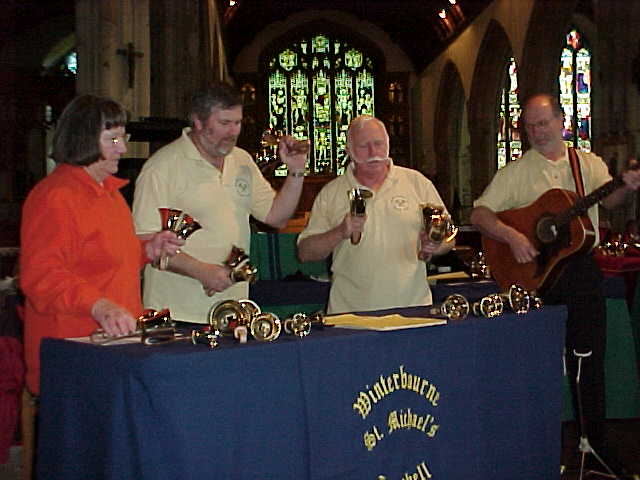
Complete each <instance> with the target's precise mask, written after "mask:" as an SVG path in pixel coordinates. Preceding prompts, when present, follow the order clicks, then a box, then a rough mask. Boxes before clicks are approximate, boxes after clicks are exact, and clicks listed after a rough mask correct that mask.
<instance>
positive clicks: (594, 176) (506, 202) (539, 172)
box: [473, 149, 611, 244]
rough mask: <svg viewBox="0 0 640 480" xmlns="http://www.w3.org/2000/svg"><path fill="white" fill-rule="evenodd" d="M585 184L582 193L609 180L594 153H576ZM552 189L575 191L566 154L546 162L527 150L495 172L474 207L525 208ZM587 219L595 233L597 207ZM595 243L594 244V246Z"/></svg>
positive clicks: (606, 171) (591, 210)
mask: <svg viewBox="0 0 640 480" xmlns="http://www.w3.org/2000/svg"><path fill="white" fill-rule="evenodd" d="M577 153H578V158H579V159H580V168H581V170H582V178H583V181H584V189H585V194H589V193H591V192H592V191H594V190H595V189H596V188H598V187H600V186H602V185H604V184H605V183H607V182H608V181H609V180H611V175H609V170H608V168H607V165H606V164H605V163H604V162H603V161H602V159H601V158H600V157H598V156H597V155H595V154H593V153H585V152H577ZM553 188H561V189H563V190H569V191H571V192H575V191H576V184H575V180H574V179H573V173H572V172H571V164H570V163H569V155H568V151H567V150H566V149H565V155H564V158H561V159H559V160H555V161H553V160H549V159H548V158H546V157H545V156H544V155H542V154H541V153H539V152H538V151H537V150H534V149H531V150H528V151H527V152H526V153H525V154H524V155H523V157H522V158H520V159H519V160H517V161H515V162H511V163H509V164H508V165H507V166H506V167H504V168H501V169H500V170H498V171H497V172H496V174H495V176H494V177H493V180H491V183H490V184H489V185H488V186H487V188H486V189H485V191H484V192H483V193H482V196H480V198H478V199H477V200H476V201H475V202H473V206H474V207H487V208H489V209H491V210H493V211H494V212H502V211H504V210H511V209H514V208H520V207H525V206H527V205H530V204H532V203H533V202H535V201H536V200H537V199H538V198H539V197H540V196H541V195H542V194H543V193H545V192H546V191H548V190H551V189H553ZM588 214H589V218H590V220H591V223H593V226H594V230H595V232H596V242H598V241H599V233H598V206H597V205H594V206H593V207H591V208H590V209H589V212H588ZM596 244H597V243H596Z"/></svg>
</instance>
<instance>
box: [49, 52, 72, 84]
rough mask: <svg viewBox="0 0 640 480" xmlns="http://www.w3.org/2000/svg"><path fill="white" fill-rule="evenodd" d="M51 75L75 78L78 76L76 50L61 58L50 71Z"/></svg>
mask: <svg viewBox="0 0 640 480" xmlns="http://www.w3.org/2000/svg"><path fill="white" fill-rule="evenodd" d="M51 73H54V74H56V75H63V76H65V77H76V76H77V75H78V54H77V52H76V50H75V49H73V50H71V51H70V52H68V53H67V54H65V55H64V56H62V57H61V58H60V60H58V62H57V63H56V64H55V65H54V66H53V68H52V69H51Z"/></svg>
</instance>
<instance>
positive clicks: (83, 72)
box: [76, 0, 150, 120]
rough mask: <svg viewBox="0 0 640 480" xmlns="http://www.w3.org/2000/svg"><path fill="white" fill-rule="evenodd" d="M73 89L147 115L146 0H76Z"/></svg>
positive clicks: (136, 115)
mask: <svg viewBox="0 0 640 480" xmlns="http://www.w3.org/2000/svg"><path fill="white" fill-rule="evenodd" d="M76 37H77V48H78V78H77V84H76V85H77V86H76V88H77V92H78V93H79V94H82V93H93V94H96V95H104V96H109V97H112V98H114V99H115V100H117V101H119V102H121V103H122V104H123V105H124V107H125V108H126V109H127V110H128V111H129V112H131V119H132V120H135V119H138V118H139V117H141V116H148V115H149V88H148V86H149V79H150V68H149V62H150V55H149V0H76Z"/></svg>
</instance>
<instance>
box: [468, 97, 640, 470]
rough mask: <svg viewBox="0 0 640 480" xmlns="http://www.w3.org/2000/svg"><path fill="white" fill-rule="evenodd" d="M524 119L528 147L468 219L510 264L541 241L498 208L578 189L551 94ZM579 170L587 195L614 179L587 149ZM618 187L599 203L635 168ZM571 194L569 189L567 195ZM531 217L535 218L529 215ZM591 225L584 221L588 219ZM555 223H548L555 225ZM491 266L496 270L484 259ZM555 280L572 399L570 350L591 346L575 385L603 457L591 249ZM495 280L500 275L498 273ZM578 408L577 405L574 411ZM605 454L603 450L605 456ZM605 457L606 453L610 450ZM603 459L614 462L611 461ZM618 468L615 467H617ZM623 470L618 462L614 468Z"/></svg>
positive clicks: (599, 300)
mask: <svg viewBox="0 0 640 480" xmlns="http://www.w3.org/2000/svg"><path fill="white" fill-rule="evenodd" d="M522 118H523V121H524V127H525V131H526V133H527V137H528V139H529V142H530V143H531V146H532V148H531V149H530V150H529V151H527V152H526V153H525V155H524V156H523V157H522V158H521V159H519V160H518V161H516V162H513V163H511V164H509V165H507V166H506V167H505V168H503V169H501V170H499V171H498V172H497V173H496V175H495V177H494V178H493V180H492V181H491V183H490V184H489V186H488V187H487V188H486V190H485V191H484V192H483V194H482V196H481V197H480V198H478V199H477V200H476V201H475V202H474V209H473V211H472V213H471V222H472V223H473V224H474V225H475V226H476V227H478V229H479V230H480V231H481V233H482V234H483V236H484V237H487V238H488V239H492V240H493V241H498V242H503V244H506V245H507V246H508V248H505V251H506V253H507V255H509V254H510V255H511V256H512V257H513V258H512V260H513V265H514V267H517V266H519V265H526V264H529V262H536V261H537V260H539V256H540V255H541V250H542V248H541V243H540V242H539V239H534V238H530V237H528V236H527V234H525V232H523V231H522V230H524V229H520V230H519V229H518V228H514V226H513V225H510V224H509V222H508V221H503V220H502V219H501V218H500V215H501V213H500V212H504V211H509V210H512V209H518V208H521V207H525V206H528V205H530V204H532V203H534V202H535V201H536V200H537V199H538V198H539V197H541V196H543V195H544V194H545V193H546V192H548V191H549V190H552V189H562V190H568V191H571V192H576V191H577V189H576V185H577V182H576V180H575V179H574V174H573V172H572V168H571V164H570V161H569V154H568V149H567V147H566V145H565V143H564V140H563V137H562V131H563V114H562V110H561V109H560V106H559V105H558V103H557V101H556V100H555V99H554V97H552V96H551V95H547V94H536V95H534V96H532V97H530V98H529V99H528V100H527V101H526V102H525V104H524V111H523V116H522ZM578 158H579V162H578V164H579V166H580V167H579V171H580V172H581V174H579V175H578V177H580V176H581V177H582V178H581V181H582V184H583V185H584V191H585V194H589V193H591V192H593V191H594V190H596V189H598V188H599V187H602V186H603V185H604V184H606V183H607V182H609V181H610V180H611V176H610V175H609V173H608V169H607V166H606V164H605V163H604V162H603V161H602V159H601V158H600V157H598V156H597V155H594V154H592V153H584V152H580V153H579V155H578ZM622 180H623V183H622V186H621V187H620V188H618V189H617V190H614V191H613V192H612V193H611V194H609V195H608V196H606V197H605V198H603V199H602V200H601V201H600V204H601V205H603V206H604V207H605V208H612V207H614V206H616V205H618V204H620V203H622V201H623V200H624V197H625V195H626V194H627V193H628V192H631V191H634V190H636V189H637V188H638V187H639V186H640V171H637V170H636V171H628V172H625V173H624V174H623V176H622ZM572 195H573V194H572ZM588 218H589V219H590V220H591V224H592V225H593V226H594V227H595V228H593V231H594V232H593V234H594V235H595V244H597V241H598V229H597V226H598V207H597V205H594V206H592V207H591V208H589V210H588ZM531 221H532V222H535V221H536V220H535V219H532V220H531ZM587 223H588V221H587ZM553 230H554V229H551V231H553ZM489 266H490V268H492V269H493V268H494V267H493V265H491V264H489ZM562 266H563V267H564V268H563V270H562V271H561V273H560V274H559V276H558V277H556V279H555V282H554V283H553V285H552V286H551V287H549V288H547V289H545V291H544V292H543V295H544V297H543V299H544V300H545V303H549V304H566V305H567V309H568V320H567V333H566V339H565V343H566V351H567V353H568V355H567V359H566V360H567V367H568V369H569V379H570V383H571V388H572V393H573V398H574V403H575V398H576V392H575V387H576V386H575V379H576V374H577V366H578V361H577V360H578V357H577V356H574V355H571V353H572V352H574V351H576V352H578V353H587V352H589V351H590V352H592V353H591V356H590V357H589V358H588V360H586V361H585V362H583V364H582V366H581V377H580V387H581V394H582V406H583V414H584V419H585V430H586V431H585V432H581V435H584V436H588V438H589V442H590V444H591V446H592V447H593V449H594V450H595V451H596V452H597V453H598V454H599V455H601V456H602V453H603V452H604V451H605V450H604V419H605V392H604V350H605V344H606V311H605V300H604V294H603V291H602V274H601V272H600V270H599V268H598V266H597V264H596V262H595V260H594V259H593V257H592V255H591V254H590V253H588V252H585V251H584V250H582V251H580V252H578V253H575V254H573V255H570V256H569V257H568V258H567V259H566V261H563V262H562ZM496 278H498V277H496ZM575 411H576V412H577V410H575ZM604 456H605V457H607V456H606V455H604ZM609 457H610V456H609ZM609 457H607V459H608V461H610V462H611V463H612V464H613V465H616V464H615V463H613V462H614V460H611V459H610V458H609ZM616 467H618V465H616ZM619 470H622V468H619Z"/></svg>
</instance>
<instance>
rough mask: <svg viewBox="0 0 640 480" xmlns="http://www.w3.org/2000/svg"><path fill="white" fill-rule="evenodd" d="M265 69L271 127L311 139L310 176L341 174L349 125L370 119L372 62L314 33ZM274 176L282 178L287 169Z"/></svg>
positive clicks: (348, 46)
mask: <svg viewBox="0 0 640 480" xmlns="http://www.w3.org/2000/svg"><path fill="white" fill-rule="evenodd" d="M268 66H269V80H268V102H269V105H268V115H269V124H270V125H269V126H270V128H272V129H274V130H276V131H279V132H285V133H288V134H290V135H293V136H294V137H296V138H300V139H311V145H312V146H313V148H312V150H311V152H310V155H309V165H308V167H307V172H308V173H309V174H310V175H328V174H338V175H340V174H341V173H343V172H344V168H345V165H346V152H345V147H346V142H347V127H348V126H349V122H351V120H352V119H353V118H354V117H356V116H358V115H362V114H369V115H373V114H374V93H375V92H374V70H375V68H374V62H373V60H372V59H371V58H370V57H369V56H367V55H366V54H365V53H364V52H363V51H362V50H360V49H358V48H355V47H354V46H353V45H351V44H350V43H349V42H347V41H344V40H342V39H340V38H336V37H330V36H328V35H325V34H316V35H309V36H303V37H302V38H299V39H298V40H297V41H295V42H293V43H292V44H290V45H289V46H287V47H285V48H283V49H281V50H280V51H279V52H278V53H277V54H276V55H274V56H273V57H271V58H270V59H269V63H268ZM396 93H398V94H400V93H401V92H396ZM275 174H276V175H279V176H281V175H286V167H284V166H281V167H279V168H278V169H277V170H276V172H275Z"/></svg>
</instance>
